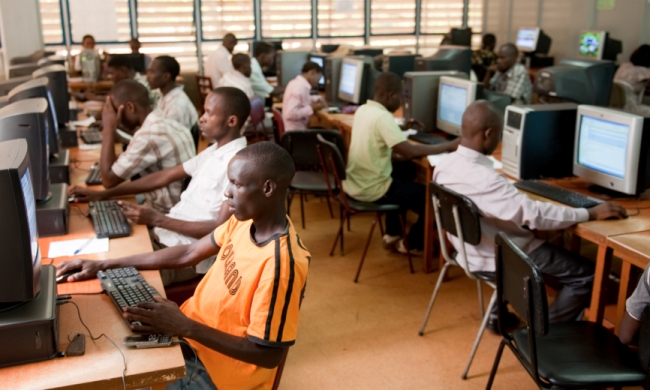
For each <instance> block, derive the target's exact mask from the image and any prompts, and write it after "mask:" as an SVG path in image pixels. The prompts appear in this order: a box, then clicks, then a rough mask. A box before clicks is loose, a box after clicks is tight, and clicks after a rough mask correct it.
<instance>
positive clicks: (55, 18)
mask: <svg viewBox="0 0 650 390" xmlns="http://www.w3.org/2000/svg"><path fill="white" fill-rule="evenodd" d="M39 3H40V9H41V24H42V27H41V30H42V32H43V43H45V44H46V45H47V44H50V45H60V44H62V43H63V28H62V25H63V20H62V19H61V2H60V0H39Z"/></svg>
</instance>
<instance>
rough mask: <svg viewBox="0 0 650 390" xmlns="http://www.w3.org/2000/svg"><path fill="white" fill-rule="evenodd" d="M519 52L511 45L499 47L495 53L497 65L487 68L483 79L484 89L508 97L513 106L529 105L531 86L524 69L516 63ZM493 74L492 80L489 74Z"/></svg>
mask: <svg viewBox="0 0 650 390" xmlns="http://www.w3.org/2000/svg"><path fill="white" fill-rule="evenodd" d="M518 58H519V50H517V47H516V46H515V45H513V44H512V43H506V44H505V45H503V46H501V48H500V49H499V52H498V53H497V63H496V65H495V66H491V67H490V68H488V74H487V75H486V77H485V79H484V81H483V82H484V84H485V87H486V88H489V89H490V90H492V91H497V92H501V93H505V94H507V95H510V96H511V97H512V99H513V102H514V103H515V104H530V101H531V96H532V93H533V84H532V83H531V82H530V76H529V75H528V71H527V70H526V68H525V67H524V66H523V65H522V64H520V63H518V62H517V59H518ZM493 72H495V73H494V76H492V78H489V77H490V74H492V73H493Z"/></svg>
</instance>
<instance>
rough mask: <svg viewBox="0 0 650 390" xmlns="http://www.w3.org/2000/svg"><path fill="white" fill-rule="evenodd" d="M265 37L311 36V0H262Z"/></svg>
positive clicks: (263, 35)
mask: <svg viewBox="0 0 650 390" xmlns="http://www.w3.org/2000/svg"><path fill="white" fill-rule="evenodd" d="M261 2H262V37H263V38H284V37H287V38H294V37H295V38H300V37H311V26H312V24H311V1H307V0H261Z"/></svg>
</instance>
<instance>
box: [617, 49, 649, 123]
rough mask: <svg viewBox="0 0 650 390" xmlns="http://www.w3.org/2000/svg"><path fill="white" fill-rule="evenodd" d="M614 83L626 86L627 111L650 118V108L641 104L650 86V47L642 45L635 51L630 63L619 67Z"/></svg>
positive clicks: (625, 108)
mask: <svg viewBox="0 0 650 390" xmlns="http://www.w3.org/2000/svg"><path fill="white" fill-rule="evenodd" d="M614 81H615V82H617V83H621V84H623V85H624V86H625V107H624V108H623V109H624V110H625V111H627V112H631V113H633V114H637V115H642V116H650V106H647V105H645V104H642V103H641V101H642V100H643V93H644V91H645V89H646V88H647V86H648V85H649V84H650V45H641V46H639V47H638V48H637V49H636V50H634V52H633V53H632V54H631V55H630V62H625V63H623V64H621V66H619V67H618V70H617V71H616V74H614Z"/></svg>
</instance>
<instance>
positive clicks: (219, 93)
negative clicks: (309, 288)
mask: <svg viewBox="0 0 650 390" xmlns="http://www.w3.org/2000/svg"><path fill="white" fill-rule="evenodd" d="M249 114H250V102H249V100H248V98H247V97H246V96H245V95H244V93H243V92H242V91H240V90H239V89H236V88H231V87H222V88H217V89H215V90H214V91H213V92H211V93H210V94H209V95H208V97H207V98H206V99H205V106H204V113H203V115H202V116H201V119H200V121H199V125H200V126H201V133H202V134H203V136H204V137H206V138H207V139H209V140H213V141H215V143H214V144H213V145H212V146H210V147H208V148H207V149H205V150H204V151H203V152H201V153H199V155H197V156H196V157H194V158H193V159H191V160H188V161H186V162H185V163H183V164H182V165H178V166H176V167H173V168H170V169H166V170H164V171H160V172H156V173H153V174H151V175H148V176H145V177H143V178H141V179H138V180H135V181H132V182H129V183H124V184H122V185H119V186H117V187H114V188H111V189H108V190H104V191H93V190H89V189H86V188H83V187H72V188H71V190H70V191H71V193H73V194H74V195H76V196H77V197H80V198H82V199H83V200H103V199H107V198H110V197H115V196H122V195H133V194H139V193H142V192H146V191H151V190H154V189H157V188H161V187H164V186H166V185H169V184H170V183H174V182H178V181H180V180H183V179H185V178H187V177H192V180H191V181H190V184H189V186H188V187H187V189H186V190H185V191H184V192H183V193H182V194H181V200H180V202H178V203H177V204H176V205H175V206H174V207H172V209H171V210H170V211H169V213H168V214H166V215H164V214H162V213H159V212H157V211H155V210H153V209H151V208H149V207H146V206H138V205H135V204H131V203H127V202H120V203H121V204H122V205H123V207H125V208H126V210H125V211H124V215H126V216H127V217H128V218H129V219H131V220H133V221H134V222H135V223H138V224H144V225H147V226H149V227H151V228H153V232H152V234H151V236H152V242H153V245H154V248H155V249H162V248H165V247H171V246H178V245H189V244H192V243H193V242H195V241H196V240H198V239H200V238H202V237H203V236H205V235H207V234H208V233H210V232H211V231H213V230H214V229H215V228H216V227H217V226H219V225H221V223H223V222H224V221H226V220H228V218H230V216H231V215H232V212H230V210H229V209H228V207H221V206H222V204H223V201H224V200H225V196H224V195H223V194H224V190H225V188H226V187H227V186H228V177H227V175H226V173H227V167H228V162H229V161H230V159H231V158H232V157H233V156H234V155H235V154H236V153H237V152H238V151H239V150H241V149H243V148H245V147H246V139H245V138H243V137H241V136H240V135H239V134H240V129H241V127H242V125H243V123H244V122H245V121H246V118H248V115H249ZM210 264H211V262H210V261H206V262H202V263H200V264H198V265H197V266H196V269H194V268H192V269H182V270H176V272H171V271H169V272H163V283H164V284H165V285H169V284H171V283H174V282H179V281H182V280H188V279H191V278H193V277H194V276H196V274H197V273H205V272H207V269H208V268H209V267H210Z"/></svg>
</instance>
